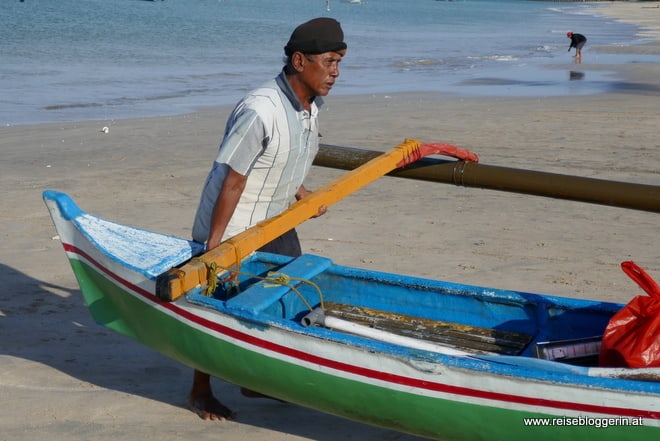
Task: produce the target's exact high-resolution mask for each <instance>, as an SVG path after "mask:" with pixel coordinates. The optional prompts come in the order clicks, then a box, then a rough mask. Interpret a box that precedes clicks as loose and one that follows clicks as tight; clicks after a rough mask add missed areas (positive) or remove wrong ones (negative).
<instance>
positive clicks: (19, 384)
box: [0, 2, 660, 441]
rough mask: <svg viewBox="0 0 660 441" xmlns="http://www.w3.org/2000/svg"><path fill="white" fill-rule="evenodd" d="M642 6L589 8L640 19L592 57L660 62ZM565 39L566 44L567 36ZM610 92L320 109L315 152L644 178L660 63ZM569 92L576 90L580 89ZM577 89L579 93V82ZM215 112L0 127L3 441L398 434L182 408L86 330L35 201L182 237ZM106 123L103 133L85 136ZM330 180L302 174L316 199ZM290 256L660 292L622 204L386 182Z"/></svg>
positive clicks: (644, 228)
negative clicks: (428, 153) (223, 416)
mask: <svg viewBox="0 0 660 441" xmlns="http://www.w3.org/2000/svg"><path fill="white" fill-rule="evenodd" d="M656 6H657V3H650V2H645V3H614V4H609V5H607V7H606V8H604V9H603V10H602V13H603V14H605V15H607V16H610V17H616V18H618V19H620V20H622V21H625V22H629V23H636V24H640V25H642V26H644V27H645V29H644V30H643V35H644V36H645V37H647V38H649V39H654V41H652V42H650V43H649V44H647V45H644V46H635V47H629V46H617V47H599V46H591V47H589V46H588V47H587V48H585V52H584V60H583V63H582V64H580V65H576V64H574V63H573V62H572V59H571V57H570V56H568V55H567V58H566V64H565V65H564V66H558V67H557V66H556V67H555V68H556V69H562V70H564V71H565V74H566V75H567V76H568V75H570V74H571V72H576V71H577V72H580V73H582V74H584V75H583V76H584V78H585V79H584V80H583V81H588V78H589V74H590V72H594V71H602V70H608V69H612V66H602V65H591V64H589V54H590V52H592V51H593V52H596V51H609V52H612V51H621V52H630V53H640V54H654V55H660V8H657V7H656ZM567 45H568V43H567ZM616 71H617V72H618V76H617V78H616V79H613V81H612V90H611V92H609V93H605V94H599V95H592V96H579V97H552V98H543V97H535V98H494V97H493V98H460V97H447V96H440V95H433V94H401V95H399V94H392V95H370V96H353V97H333V96H330V97H328V99H327V100H326V106H325V107H324V109H323V112H322V116H321V127H322V134H323V143H325V144H333V145H342V146H351V147H359V148H366V149H372V150H381V151H385V150H388V149H390V148H392V147H394V146H395V145H397V144H399V143H400V142H401V141H403V140H404V139H405V138H414V139H419V140H422V141H425V142H432V141H443V142H450V143H453V144H455V145H457V146H460V147H463V148H467V149H470V150H472V151H474V152H476V153H478V154H479V156H480V158H481V162H482V163H483V164H489V165H499V166H506V167H514V168H523V169H531V170H540V171H546V172H553V173H563V174H569V175H576V176H584V177H594V178H600V179H608V180H617V181H625V182H634V183H642V184H651V185H656V186H658V185H660V153H659V152H660V139H659V137H658V121H659V120H660V100H659V98H660V65H658V64H648V63H644V62H640V63H631V64H627V65H623V66H616ZM576 83H579V82H576ZM576 87H579V84H576ZM230 110H231V109H229V108H221V109H211V110H204V111H200V112H198V113H194V114H189V115H181V116H176V117H161V118H145V119H132V120H112V121H88V122H80V123H57V124H45V125H35V126H14V127H2V128H0V134H1V136H0V150H1V151H2V159H1V161H0V164H1V165H0V189H1V190H2V191H1V196H0V200H1V201H2V202H1V204H0V205H1V206H2V213H1V214H0V226H1V231H2V242H3V245H2V248H1V251H0V256H1V261H0V283H1V285H2V290H1V291H0V335H1V336H2V337H0V395H1V396H2V412H0V427H1V428H2V429H1V430H0V440H3V441H4V440H12V441H14V440H16V441H22V440H25V441H32V440H35V439H45V438H48V439H49V440H50V441H64V440H67V441H68V440H71V439H74V440H110V439H112V440H149V439H154V440H159V441H162V440H179V439H196V440H200V441H201V440H206V439H214V440H217V439H223V440H226V441H232V440H237V441H238V440H269V441H271V440H272V441H278V440H321V441H335V440H384V439H386V440H401V441H412V440H414V439H417V438H414V437H411V436H407V435H402V434H399V433H396V432H391V431H386V430H382V429H379V428H373V427H369V426H365V425H362V424H358V423H354V422H351V421H347V420H344V419H339V418H335V417H332V416H328V415H324V414H320V413H318V412H314V411H310V410H307V409H303V408H300V407H297V406H294V405H289V404H282V403H278V402H275V401H269V400H254V399H248V398H244V397H242V396H241V395H240V393H239V392H238V389H237V388H236V387H235V386H233V385H230V384H227V383H224V382H222V381H216V382H215V383H214V388H215V390H216V393H217V394H218V395H219V397H220V398H221V400H222V401H223V402H225V404H227V405H228V406H229V407H231V408H233V409H234V410H236V411H237V412H238V413H239V418H238V420H237V421H235V422H204V421H202V420H200V419H199V418H198V417H197V416H195V415H194V414H193V413H191V412H189V411H187V410H186V409H185V408H184V406H185V397H186V394H187V391H188V387H189V385H190V381H191V376H192V371H191V369H190V368H188V367H186V366H184V365H181V364H179V363H178V362H175V361H172V360H170V359H168V358H165V357H164V356H161V355H160V354H158V353H155V352H153V351H151V350H150V349H148V348H146V347H144V346H142V345H139V344H138V343H135V342H133V341H131V340H129V339H127V338H125V337H122V336H119V335H117V334H114V333H112V332H111V331H109V330H106V329H105V328H102V327H100V326H99V325H97V324H95V323H94V322H93V321H92V320H91V318H90V317H89V314H88V312H87V309H86V308H85V306H84V304H83V300H82V296H81V294H80V291H79V288H78V285H77V283H76V281H75V279H74V276H73V273H72V271H71V268H70V266H69V263H68V261H67V260H66V258H65V255H64V252H63V250H62V247H61V244H60V242H59V241H58V240H57V237H56V232H55V230H54V228H53V225H52V223H51V220H50V218H49V216H48V213H47V210H46V208H45V206H44V204H43V202H42V200H41V193H42V191H43V190H45V189H55V190H60V191H63V192H66V193H68V194H70V195H71V196H72V197H73V198H74V200H76V202H77V203H78V204H79V205H80V207H81V208H82V209H83V210H85V211H88V212H90V213H94V214H97V215H100V216H102V217H105V218H107V219H111V220H114V221H118V222H121V223H125V224H129V225H136V226H140V227H143V228H147V229H151V230H156V231H161V232H165V233H170V234H174V235H177V236H181V237H186V238H187V237H190V227H191V223H192V217H193V215H194V211H195V208H196V205H197V202H198V195H199V192H200V190H201V186H202V184H203V180H204V178H205V176H206V173H207V171H208V169H209V167H210V164H211V161H212V158H213V157H214V155H215V152H216V150H217V145H218V143H219V140H220V136H221V135H222V131H223V128H224V124H225V120H226V117H227V115H228V114H229V111H230ZM104 126H107V127H108V128H109V131H108V133H107V134H106V133H103V132H102V131H101V129H102V128H103V127H104ZM341 173H342V172H341V171H337V170H331V169H324V168H320V167H314V169H313V170H312V173H311V176H310V179H309V181H308V182H307V187H308V188H311V189H314V188H318V187H320V186H321V185H323V184H325V183H327V182H329V181H330V180H332V179H333V178H335V177H337V176H339V175H340V174H341ZM299 233H300V236H301V239H302V243H303V250H304V251H305V252H309V253H313V254H320V255H324V256H328V257H330V258H332V259H333V260H334V261H335V262H337V263H340V264H344V265H349V266H358V267H363V268H371V269H377V270H380V271H387V272H397V273H403V274H409V275H414V276H422V277H427V278H433V279H446V280H452V281H456V282H462V283H469V284H476V285H485V286H493V287H499V288H507V289H516V290H522V291H528V292H537V293H546V294H553V295H558V296H567V297H584V298H590V299H599V300H606V301H617V302H621V303H625V302H627V301H628V300H629V299H631V298H632V297H633V296H635V295H638V294H640V293H641V290H640V289H639V287H637V285H635V284H634V282H632V281H631V280H630V279H628V278H627V276H626V275H625V274H624V273H623V272H622V271H621V269H620V267H619V264H620V263H621V262H622V261H625V260H634V261H635V262H636V263H638V264H639V265H640V266H642V267H643V268H645V269H646V270H647V271H648V272H649V273H650V274H651V275H652V276H654V277H655V278H656V280H659V281H660V251H659V249H658V246H657V240H658V239H659V238H660V221H659V218H658V215H657V214H656V213H650V212H644V211H636V210H626V209H622V208H616V207H606V206H600V205H593V204H584V203H578V202H571V201H565V200H558V199H548V198H541V197H535V196H528V195H522V194H512V193H504V192H497V191H492V190H483V189H475V188H461V187H454V186H449V185H446V184H437V183H427V182H420V181H413V180H403V179H397V178H391V177H386V178H382V179H380V180H379V181H377V182H376V183H374V184H372V185H370V186H368V187H367V188H365V189H363V190H361V191H359V192H357V193H355V194H353V195H351V196H350V197H348V198H347V199H345V200H343V201H341V202H340V203H338V204H337V205H335V206H332V207H331V208H330V209H329V212H328V214H327V215H325V216H323V217H321V218H318V219H313V220H311V221H308V222H306V223H305V224H303V225H301V226H300V227H299Z"/></svg>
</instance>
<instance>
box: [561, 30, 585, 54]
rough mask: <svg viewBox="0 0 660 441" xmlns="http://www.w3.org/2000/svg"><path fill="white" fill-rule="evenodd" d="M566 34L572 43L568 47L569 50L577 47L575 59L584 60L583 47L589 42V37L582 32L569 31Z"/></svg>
mask: <svg viewBox="0 0 660 441" xmlns="http://www.w3.org/2000/svg"><path fill="white" fill-rule="evenodd" d="M566 36H567V37H568V38H570V39H571V45H570V46H569V47H568V52H570V51H571V49H573V48H575V55H574V57H575V59H576V60H577V61H581V60H582V48H583V47H584V45H585V43H586V42H587V37H585V36H584V35H582V34H576V33H573V32H571V31H568V32H567V33H566Z"/></svg>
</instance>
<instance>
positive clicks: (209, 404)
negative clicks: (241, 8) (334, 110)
mask: <svg viewBox="0 0 660 441" xmlns="http://www.w3.org/2000/svg"><path fill="white" fill-rule="evenodd" d="M346 50H347V45H346V43H344V33H343V31H342V29H341V26H340V24H339V22H338V21H336V20H334V19H332V18H326V17H322V18H315V19H313V20H310V21H308V22H305V23H303V24H301V25H299V26H298V27H297V28H295V30H294V31H293V33H292V34H291V37H290V39H289V41H288V43H287V45H286V46H285V47H284V53H285V56H286V64H285V66H284V68H283V69H282V71H281V73H280V74H279V75H278V76H277V77H276V78H275V79H273V80H271V81H269V82H267V83H266V84H264V85H263V86H261V87H260V88H257V89H256V90H254V91H252V92H249V93H248V94H247V95H246V96H245V97H244V98H243V99H242V100H241V101H239V103H238V104H237V106H236V107H235V108H234V110H233V112H232V113H231V115H230V117H229V119H228V121H227V125H226V128H225V134H224V138H223V140H222V143H221V144H220V148H219V150H218V154H217V157H216V158H215V161H214V162H213V166H212V168H211V171H210V172H209V175H208V177H207V179H206V183H205V185H204V189H203V190H202V194H201V198H200V202H199V206H198V208H197V213H196V215H195V221H194V225H193V232H192V233H193V239H194V240H195V241H198V242H202V243H204V242H205V243H206V249H207V250H211V249H213V248H215V247H217V246H218V245H220V244H221V243H222V242H223V241H225V240H227V239H229V238H231V237H233V236H235V235H236V234H238V233H240V232H242V231H244V230H246V229H247V228H249V227H252V226H254V225H255V224H257V223H258V222H260V221H263V220H265V219H268V218H271V217H273V216H276V215H278V214H280V213H282V212H283V211H284V210H286V209H287V208H288V206H289V205H290V204H291V203H292V201H293V200H294V198H295V199H297V200H300V199H301V198H304V197H305V196H307V195H308V194H309V193H311V192H310V191H309V190H307V189H306V188H305V186H304V185H303V181H304V179H305V177H306V176H307V174H308V172H309V170H310V167H311V165H312V162H313V160H314V157H315V156H316V154H317V152H318V148H319V132H318V130H319V129H318V112H319V107H320V106H321V104H322V99H321V98H320V97H322V96H326V95H327V94H328V93H329V92H330V90H331V89H332V87H333V86H334V84H335V81H336V80H337V77H338V76H339V63H340V62H341V60H342V58H343V57H344V55H345V54H346ZM326 209H327V208H326V207H325V206H321V207H319V210H318V213H317V215H318V216H320V215H322V214H324V213H325V212H326ZM260 251H267V252H271V253H276V254H281V255H287V256H293V257H297V256H300V255H301V254H302V251H301V247H300V241H299V240H298V235H297V233H296V231H295V229H292V230H290V231H288V232H286V233H284V234H283V235H282V236H280V237H278V238H276V239H274V240H273V241H272V242H270V243H269V244H267V245H265V246H264V247H262V248H261V249H260ZM241 392H242V393H243V395H245V396H250V397H263V395H261V394H259V393H257V392H253V391H250V390H247V389H242V390H241ZM188 404H189V407H190V409H191V410H192V411H193V412H195V413H196V414H197V415H199V416H200V417H201V418H203V419H205V420H228V419H229V420H230V419H234V418H235V417H236V414H235V413H234V412H232V411H231V410H230V409H229V408H227V407H226V406H224V405H223V404H222V403H220V402H219V401H218V400H217V399H216V398H215V396H214V395H213V392H212V389H211V383H210V376H209V374H207V373H204V372H200V371H197V370H195V373H194V377H193V384H192V388H191V390H190V394H189V396H188Z"/></svg>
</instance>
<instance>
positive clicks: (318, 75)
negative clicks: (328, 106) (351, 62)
mask: <svg viewBox="0 0 660 441" xmlns="http://www.w3.org/2000/svg"><path fill="white" fill-rule="evenodd" d="M344 55H346V49H344V50H341V51H338V52H325V53H323V54H314V55H304V58H305V64H304V69H303V71H302V75H301V81H302V83H303V84H305V85H306V86H307V88H308V89H309V90H310V91H311V92H312V93H311V95H312V96H326V95H327V94H328V93H330V89H332V86H333V85H334V84H335V80H336V79H337V77H338V76H339V63H340V62H341V59H342V58H343V57H344Z"/></svg>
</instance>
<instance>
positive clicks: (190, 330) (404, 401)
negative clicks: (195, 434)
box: [45, 193, 660, 440]
mask: <svg viewBox="0 0 660 441" xmlns="http://www.w3.org/2000/svg"><path fill="white" fill-rule="evenodd" d="M45 199H46V203H47V205H48V206H49V208H50V209H51V215H52V217H53V220H54V222H55V224H56V227H57V229H58V232H59V234H60V236H61V239H62V242H63V246H64V249H65V251H66V253H67V256H68V258H69V262H70V263H71V267H72V269H73V272H74V274H75V275H76V278H77V280H78V282H79V284H80V286H81V291H82V293H83V296H84V298H85V301H86V303H87V305H88V307H89V310H90V313H91V314H92V316H93V318H94V319H95V320H96V321H97V322H98V323H99V324H101V325H103V326H106V327H108V328H110V329H113V330H114V331H116V332H119V333H121V334H124V335H126V336H129V337H131V338H133V339H135V340H137V341H139V342H141V343H143V344H145V345H146V346H148V347H150V348H153V349H155V350H157V351H159V352H161V353H163V354H164V355H166V356H168V357H171V358H173V359H176V360H178V361H180V362H181V363H183V364H186V365H188V366H190V367H193V368H196V369H199V370H202V371H205V372H208V373H210V374H211V375H213V376H216V377H219V378H222V379H224V380H226V381H229V382H231V383H235V384H237V385H240V386H243V387H247V388H250V389H253V390H256V391H259V392H261V393H264V394H267V395H270V396H273V397H276V398H279V399H281V400H285V401H288V402H291V403H295V404H299V405H302V406H306V407H309V408H313V409H316V410H319V411H323V412H327V413H331V414H334V415H338V416H342V417H346V418H349V419H353V420H356V421H360V422H364V423H368V424H373V425H377V426H380V427H386V428H390V429H394V430H397V431H401V432H406V433H411V434H415V435H419V436H424V437H428V438H433V439H442V440H499V439H502V440H529V439H532V438H534V439H537V440H546V439H548V440H550V439H552V440H555V439H557V437H558V436H562V437H568V439H571V440H574V439H575V440H581V439H583V440H587V439H591V438H593V437H594V436H598V438H599V439H604V440H608V439H611V440H626V439H630V440H647V439H648V440H651V439H654V440H655V439H658V435H659V434H660V424H659V418H660V410H659V409H658V402H659V401H660V400H658V398H660V387H659V386H658V383H655V382H641V381H632V380H626V379H620V378H600V377H598V378H594V377H592V376H590V375H589V370H588V369H587V368H583V367H574V366H567V365H563V364H560V363H554V362H547V361H543V360H535V359H532V358H528V357H515V359H516V360H512V358H511V357H499V356H491V355H475V356H465V357H461V356H451V355H446V354H442V353H431V352H428V351H423V350H416V349H410V348H405V347H399V346H397V345H393V344H390V343H386V342H378V341H371V340H369V339H365V338H361V337H356V336H352V335H345V334H341V335H338V334H339V333H337V332H333V331H331V330H328V329H323V328H316V327H313V328H305V327H303V326H301V325H300V320H299V317H300V315H299V313H298V311H299V310H301V307H300V306H296V305H297V304H298V303H299V297H298V296H297V295H295V294H293V293H292V292H291V290H290V289H289V288H288V287H282V286H279V287H276V288H274V289H272V290H271V288H269V287H267V286H266V287H264V286H256V285H258V284H256V283H254V280H251V281H250V282H249V283H248V281H247V279H248V278H252V279H254V278H255V277H257V276H259V277H261V276H265V275H266V273H267V272H268V271H271V270H281V269H287V268H289V269H291V270H292V271H293V272H296V271H297V270H298V269H300V268H302V269H303V271H302V275H303V276H305V277H303V278H306V279H308V280H313V281H314V283H316V284H317V286H318V287H319V289H320V290H321V291H322V292H323V294H324V295H325V296H327V297H328V299H327V300H333V301H334V300H338V299H341V300H344V301H347V302H348V301H355V299H356V298H359V297H363V296H364V294H371V297H373V298H377V299H379V300H377V303H378V306H380V307H383V308H384V307H387V306H388V302H392V299H393V298H396V297H400V294H401V293H402V292H407V293H408V296H409V299H410V301H409V303H410V305H408V308H409V309H410V310H416V308H418V304H419V303H424V302H427V303H428V302H437V303H429V305H435V306H436V307H438V309H439V307H440V306H441V305H443V306H444V307H445V308H447V307H449V306H451V307H453V308H454V309H458V310H462V309H466V310H467V309H470V310H473V309H474V306H476V305H481V309H482V311H481V312H480V313H479V314H476V313H475V315H474V316H473V317H464V319H465V320H466V321H469V322H471V323H472V324H475V325H488V326H493V323H494V322H493V320H495V319H494V317H496V316H499V315H501V312H502V311H506V312H507V314H509V316H510V317H512V318H516V317H518V318H520V319H521V320H520V321H522V317H526V319H527V320H528V319H529V316H530V313H531V314H532V315H538V314H539V312H538V311H537V310H536V309H535V308H536V307H537V306H538V305H537V304H538V302H541V303H543V302H546V303H547V304H548V305H551V306H550V307H549V308H548V307H547V306H546V307H544V311H548V310H552V309H553V308H554V311H555V313H557V311H564V310H566V311H567V310H568V309H570V308H569V307H571V308H572V307H574V306H576V304H575V303H574V301H572V300H565V301H564V300H561V299H556V298H547V297H540V296H536V295H529V296H527V295H524V294H523V293H513V292H501V291H497V290H491V289H485V288H484V289H480V290H479V289H477V288H472V287H466V286H464V285H455V284H446V283H443V282H438V281H427V280H423V279H416V278H409V277H405V276H398V275H388V274H382V273H374V272H366V271H362V270H356V269H351V268H344V267H340V266H337V265H334V264H333V263H331V262H329V261H328V260H327V259H323V258H319V257H317V256H303V258H301V260H298V259H296V260H292V259H290V258H284V257H281V256H274V255H267V254H260V253H257V254H255V255H254V256H252V257H250V258H249V259H246V261H244V262H243V264H242V267H241V270H242V271H244V272H245V273H247V274H249V277H248V276H246V277H244V279H245V282H244V284H245V286H246V287H247V289H245V290H244V291H242V292H241V293H240V294H239V295H238V296H236V297H234V298H224V299H222V298H220V299H215V298H209V297H205V296H203V295H202V294H201V292H200V291H199V290H194V291H193V292H190V293H188V295H186V296H185V297H183V298H180V299H178V300H177V301H175V302H162V301H160V300H158V298H157V297H156V296H155V279H156V276H155V273H154V274H150V273H149V272H148V271H146V272H145V271H144V270H139V269H137V266H136V265H134V264H130V262H129V264H126V262H125V261H123V259H124V258H122V259H117V257H116V255H111V254H109V253H108V247H105V248H104V247H103V246H101V247H99V245H100V244H99V242H103V240H100V239H98V238H97V239H96V240H95V239H94V237H93V236H94V234H93V233H94V232H92V233H90V232H89V231H87V232H86V231H85V228H81V225H82V226H83V227H84V224H85V223H84V222H77V221H76V220H77V219H80V217H81V216H83V217H85V216H89V215H85V214H83V213H82V212H79V211H76V210H73V209H71V207H70V206H69V207H68V209H67V204H69V202H68V200H67V198H66V196H65V195H61V194H59V193H53V194H50V193H49V194H45ZM62 207H64V210H61V208H62ZM62 211H63V212H62ZM103 225H105V227H104V228H106V227H107V228H110V229H112V228H113V226H112V224H111V223H108V224H105V223H104V224H103ZM94 231H96V232H97V231H98V228H96V229H95V230H94ZM102 236H103V237H107V234H103V235H102ZM113 240H114V239H113ZM133 240H134V238H133ZM171 240H172V244H173V246H174V247H177V246H178V247H180V248H182V249H184V252H183V255H185V254H186V253H187V252H189V253H190V254H194V253H195V252H196V251H198V250H197V249H196V248H195V244H189V243H187V242H186V241H181V240H180V239H176V238H172V239H171ZM164 241H165V242H166V240H165V239H164ZM101 245H103V244H101ZM188 246H189V247H190V249H189V251H185V249H186V247H188ZM175 260H178V259H175ZM164 265H166V266H167V265H169V264H167V263H165V264H164ZM154 268H155V270H156V272H157V271H160V270H161V269H162V268H161V267H159V266H156V267H151V269H152V270H153V269H154ZM294 270H295V271H294ZM318 271H320V272H319V273H318V274H314V272H318ZM260 283H261V284H262V285H263V282H260ZM365 287H371V288H369V289H376V290H377V291H370V292H364V290H366V289H367V288H365ZM254 290H256V291H254ZM361 290H362V291H363V292H360V291H361ZM469 290H471V291H472V292H473V293H472V294H470V295H466V294H465V293H466V292H467V291H469ZM298 291H299V292H300V293H301V294H302V295H303V296H304V297H306V298H308V299H310V300H311V299H313V298H314V296H315V295H316V294H315V292H316V291H315V289H313V288H311V287H305V288H302V287H299V288H298ZM390 291H391V293H390ZM441 292H442V293H449V294H451V295H448V296H447V297H446V298H438V297H441V296H440V293H441ZM417 296H418V298H416V297H417ZM269 298H270V299H274V300H273V301H272V302H271V301H270V300H269ZM487 300H488V301H493V300H496V301H494V302H491V303H492V304H494V305H495V306H492V307H491V306H490V304H491V303H489V302H487ZM498 302H499V303H498ZM578 304H579V305H581V306H582V307H583V309H584V310H585V311H586V310H589V311H591V312H590V313H589V314H595V315H597V318H596V319H595V321H596V322H599V323H597V324H596V326H601V325H602V324H603V323H605V322H606V320H607V317H608V316H610V315H611V314H612V313H613V312H614V311H615V310H616V307H615V305H600V304H594V302H587V301H582V302H581V303H580V302H578ZM534 305H536V306H534ZM390 306H391V305H390ZM405 312H410V311H405ZM585 314H586V312H585ZM598 314H600V315H598ZM559 315H565V314H563V313H562V314H559ZM549 316H550V315H549ZM549 316H548V317H549ZM511 321H516V320H511ZM505 324H506V323H503V325H505ZM538 325H539V323H537V322H535V323H534V324H532V325H527V329H525V331H527V332H533V331H534V329H533V328H536V327H537V326H538ZM556 326H557V327H558V328H561V327H564V325H563V324H562V323H558V324H557V325H556ZM537 331H538V330H537ZM584 332H587V331H586V330H585V331H584ZM537 333H538V332H537ZM517 359H525V360H523V362H522V363H519V362H518V360H517ZM603 426H607V427H606V428H604V427H603Z"/></svg>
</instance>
